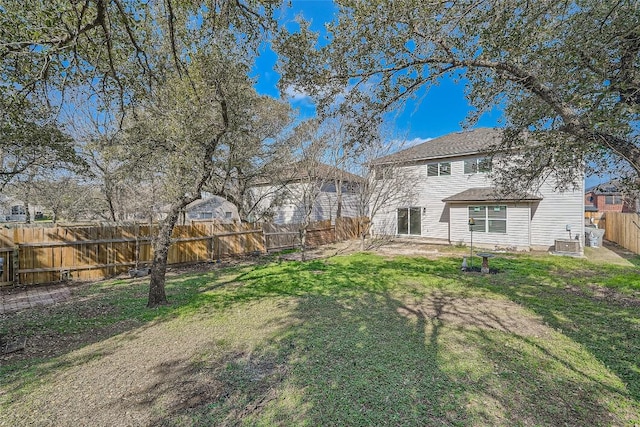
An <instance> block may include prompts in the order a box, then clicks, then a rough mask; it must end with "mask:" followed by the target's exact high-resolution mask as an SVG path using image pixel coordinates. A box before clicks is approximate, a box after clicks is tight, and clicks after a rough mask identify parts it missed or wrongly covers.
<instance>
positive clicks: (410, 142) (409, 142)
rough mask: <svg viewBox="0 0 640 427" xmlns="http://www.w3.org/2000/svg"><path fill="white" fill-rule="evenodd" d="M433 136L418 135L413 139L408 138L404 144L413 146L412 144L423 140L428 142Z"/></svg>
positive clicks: (420, 142)
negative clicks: (422, 136)
mask: <svg viewBox="0 0 640 427" xmlns="http://www.w3.org/2000/svg"><path fill="white" fill-rule="evenodd" d="M432 139H433V138H420V137H415V138H413V139H408V140H406V141H405V145H406V146H407V147H413V146H414V145H419V144H422V143H423V142H428V141H431V140H432Z"/></svg>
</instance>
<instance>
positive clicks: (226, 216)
mask: <svg viewBox="0 0 640 427" xmlns="http://www.w3.org/2000/svg"><path fill="white" fill-rule="evenodd" d="M232 215H233V214H232V213H231V212H225V213H224V217H225V219H231V218H232Z"/></svg>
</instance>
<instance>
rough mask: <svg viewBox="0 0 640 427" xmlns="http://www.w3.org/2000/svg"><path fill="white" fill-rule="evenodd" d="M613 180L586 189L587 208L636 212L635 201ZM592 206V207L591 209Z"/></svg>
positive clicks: (594, 210) (596, 210)
mask: <svg viewBox="0 0 640 427" xmlns="http://www.w3.org/2000/svg"><path fill="white" fill-rule="evenodd" d="M619 187H620V185H619V183H618V182H617V181H615V180H612V181H609V182H606V183H603V184H598V185H594V186H593V187H589V188H587V189H586V190H585V196H584V197H585V200H584V201H585V209H586V210H587V211H593V212H602V213H604V212H635V203H634V202H635V201H634V200H633V198H631V197H628V196H626V195H625V194H623V193H622V191H620V188H619ZM589 208H591V209H589Z"/></svg>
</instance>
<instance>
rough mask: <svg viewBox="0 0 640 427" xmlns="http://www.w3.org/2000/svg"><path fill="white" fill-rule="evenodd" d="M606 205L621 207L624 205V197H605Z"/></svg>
mask: <svg viewBox="0 0 640 427" xmlns="http://www.w3.org/2000/svg"><path fill="white" fill-rule="evenodd" d="M604 203H605V204H606V205H621V204H622V196H614V195H610V196H605V197H604Z"/></svg>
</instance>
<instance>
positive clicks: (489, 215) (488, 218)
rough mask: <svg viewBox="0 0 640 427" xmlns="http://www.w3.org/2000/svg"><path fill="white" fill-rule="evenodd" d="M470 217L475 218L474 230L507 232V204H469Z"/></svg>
mask: <svg viewBox="0 0 640 427" xmlns="http://www.w3.org/2000/svg"><path fill="white" fill-rule="evenodd" d="M469 218H470V219H471V218H473V220H474V222H475V225H473V231H476V232H480V233H506V232H507V207H506V206H469Z"/></svg>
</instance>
